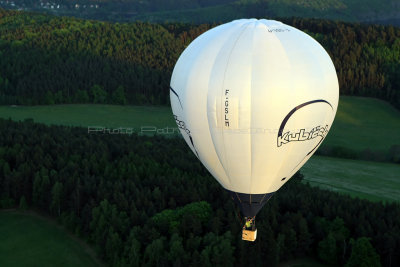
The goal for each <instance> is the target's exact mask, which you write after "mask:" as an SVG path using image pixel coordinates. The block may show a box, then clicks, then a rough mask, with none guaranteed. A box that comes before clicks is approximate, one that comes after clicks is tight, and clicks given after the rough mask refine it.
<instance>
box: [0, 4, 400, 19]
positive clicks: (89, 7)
mask: <svg viewBox="0 0 400 267" xmlns="http://www.w3.org/2000/svg"><path fill="white" fill-rule="evenodd" d="M0 7H3V8H7V9H20V10H21V9H22V10H31V11H39V12H46V13H50V14H55V15H67V16H75V17H82V18H89V19H100V20H110V21H137V20H141V21H151V22H165V21H169V22H188V23H212V22H226V21H229V20H233V19H238V18H243V17H269V18H271V17H292V16H296V17H307V18H322V19H333V20H343V21H351V22H378V23H383V24H385V23H386V24H387V23H399V22H400V21H399V20H400V12H399V8H400V2H399V1H398V0H386V1H379V0H366V1H361V0H301V1H291V0H163V1H161V0H142V1H137V0H125V1H117V0H76V1H68V0H53V1H40V2H35V1H29V0H22V1H15V2H13V1H3V2H2V3H0Z"/></svg>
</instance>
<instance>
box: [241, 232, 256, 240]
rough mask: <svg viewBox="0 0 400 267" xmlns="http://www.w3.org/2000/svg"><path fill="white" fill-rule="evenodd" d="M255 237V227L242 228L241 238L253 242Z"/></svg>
mask: <svg viewBox="0 0 400 267" xmlns="http://www.w3.org/2000/svg"><path fill="white" fill-rule="evenodd" d="M256 238H257V229H255V230H254V231H253V230H246V229H243V231H242V240H244V241H251V242H254V241H255V240H256Z"/></svg>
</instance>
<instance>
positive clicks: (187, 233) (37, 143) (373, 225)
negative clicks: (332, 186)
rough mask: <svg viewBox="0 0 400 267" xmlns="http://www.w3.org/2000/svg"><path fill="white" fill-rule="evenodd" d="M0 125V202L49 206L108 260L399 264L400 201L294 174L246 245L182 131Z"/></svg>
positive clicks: (234, 216) (138, 262)
mask: <svg viewBox="0 0 400 267" xmlns="http://www.w3.org/2000/svg"><path fill="white" fill-rule="evenodd" d="M0 128H1V129H2V130H1V131H0V208H7V207H12V206H15V205H18V204H19V205H20V207H26V206H30V207H32V208H35V209H39V210H41V211H43V212H46V213H50V214H52V215H53V216H55V217H57V218H58V219H59V220H60V221H61V222H62V223H63V224H64V225H66V226H67V227H68V228H69V229H70V230H71V231H73V232H75V233H77V234H78V235H80V236H82V237H84V238H86V239H87V240H88V242H90V243H91V244H93V246H95V247H96V249H97V251H98V253H99V255H100V256H101V257H102V258H103V259H104V261H106V262H107V263H108V264H110V265H112V266H145V265H146V266H171V265H174V266H222V265H224V266H227V265H228V266H229V265H237V266H244V265H246V266H253V265H256V266H261V265H263V266H265V265H268V266H274V265H276V264H277V263H278V262H281V261H286V260H290V259H293V258H299V257H304V256H311V257H317V256H318V258H319V259H320V260H321V261H322V262H324V263H326V264H340V265H342V264H347V265H348V266H360V262H361V263H362V262H364V263H365V262H366V264H367V265H363V266H379V265H380V264H382V265H384V266H398V265H400V254H399V251H400V206H399V205H398V204H395V203H392V204H382V203H372V202H368V201H364V200H359V199H352V198H350V197H348V196H343V195H339V194H337V193H334V192H329V191H323V190H320V189H317V188H312V187H310V186H309V185H306V184H304V183H302V182H300V180H301V175H300V174H297V175H296V176H295V178H293V179H292V180H291V181H290V182H289V183H287V184H286V185H285V186H284V188H282V189H281V190H280V191H279V192H278V193H277V194H276V195H275V196H274V197H273V198H272V199H271V200H270V202H269V203H268V204H267V205H266V206H265V207H264V209H263V210H262V211H261V213H260V214H259V216H258V219H257V227H258V230H259V232H258V240H257V241H256V242H255V243H248V242H243V241H241V240H240V230H241V226H242V224H241V222H240V221H239V217H238V214H237V209H236V208H235V207H234V205H233V202H232V201H231V200H230V199H229V196H228V194H227V193H226V192H225V191H224V190H223V189H222V188H221V186H220V185H219V184H218V183H217V182H216V181H215V180H214V179H213V178H212V177H211V176H210V175H209V174H208V172H207V171H206V170H205V169H204V168H203V167H202V166H201V164H200V162H199V161H198V160H197V159H196V157H195V156H194V155H193V154H192V152H191V151H190V150H189V149H188V148H187V146H186V144H185V143H184V141H183V140H182V139H179V138H170V139H165V138H164V137H157V136H156V137H146V136H138V135H135V134H133V135H110V134H109V135H107V134H89V133H88V132H87V131H86V130H84V129H82V128H70V127H61V126H51V127H49V126H44V125H41V124H36V123H33V122H32V121H29V120H28V121H25V122H12V121H10V120H3V119H1V120H0ZM316 255H317V256H316ZM368 264H369V265H368Z"/></svg>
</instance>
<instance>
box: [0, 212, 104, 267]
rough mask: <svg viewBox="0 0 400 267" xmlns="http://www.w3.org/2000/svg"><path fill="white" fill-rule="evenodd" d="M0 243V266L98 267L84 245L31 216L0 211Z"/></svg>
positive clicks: (42, 220) (51, 225)
mask: <svg viewBox="0 0 400 267" xmlns="http://www.w3.org/2000/svg"><path fill="white" fill-rule="evenodd" d="M0 240H1V241H0V266H7V267H13V266H15V267H23V266H41V267H45V266H73V267H79V266H85V267H90V266H99V265H101V263H100V262H98V261H97V260H95V259H94V258H93V257H92V256H91V254H92V255H93V253H90V249H89V248H88V247H87V246H86V245H83V244H81V242H79V241H77V240H75V239H74V238H72V237H71V236H70V235H69V234H68V233H66V232H65V231H63V230H62V229H61V228H60V227H58V226H57V225H56V224H55V223H53V222H51V221H48V220H47V219H45V218H42V217H39V216H37V215H34V214H32V213H21V212H16V211H0ZM88 250H89V251H88Z"/></svg>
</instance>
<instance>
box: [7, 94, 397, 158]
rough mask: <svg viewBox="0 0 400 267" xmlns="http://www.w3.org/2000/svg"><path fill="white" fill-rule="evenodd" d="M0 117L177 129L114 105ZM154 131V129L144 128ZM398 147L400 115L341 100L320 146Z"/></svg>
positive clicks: (142, 111) (167, 112) (157, 114)
mask: <svg viewBox="0 0 400 267" xmlns="http://www.w3.org/2000/svg"><path fill="white" fill-rule="evenodd" d="M0 117H2V118H9V117H11V118H12V119H13V120H23V119H26V118H33V119H34V121H35V122H42V123H46V124H58V125H73V126H83V127H87V126H104V127H113V128H118V127H125V128H134V130H135V131H140V129H141V127H145V126H154V127H157V129H165V128H166V127H171V128H176V124H175V121H174V119H173V117H172V112H171V109H170V107H166V106H117V105H94V104H77V105H54V106H17V107H12V106H0ZM147 129H154V128H147ZM394 144H399V145H400V112H399V111H398V110H396V109H395V108H394V107H392V106H391V105H390V104H388V103H387V102H385V101H382V100H379V99H374V98H366V97H349V96H342V97H340V101H339V108H338V112H337V115H336V118H335V121H334V123H333V125H332V128H331V131H330V132H329V134H328V136H327V138H326V140H325V141H324V143H323V144H322V146H323V147H324V146H325V147H327V146H330V147H333V146H341V147H345V148H348V149H351V150H354V151H358V152H359V151H363V150H365V149H371V150H373V151H377V150H382V151H388V150H389V149H390V147H391V146H392V145H394Z"/></svg>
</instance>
